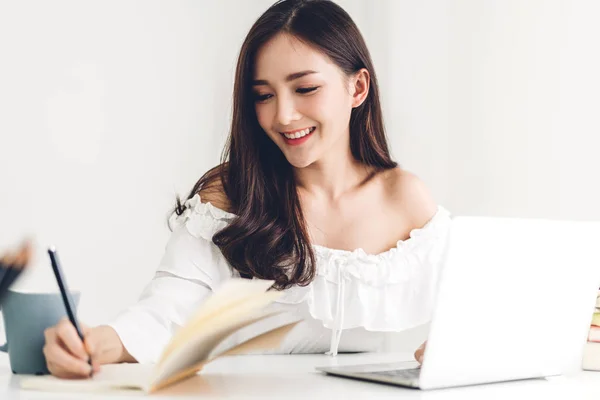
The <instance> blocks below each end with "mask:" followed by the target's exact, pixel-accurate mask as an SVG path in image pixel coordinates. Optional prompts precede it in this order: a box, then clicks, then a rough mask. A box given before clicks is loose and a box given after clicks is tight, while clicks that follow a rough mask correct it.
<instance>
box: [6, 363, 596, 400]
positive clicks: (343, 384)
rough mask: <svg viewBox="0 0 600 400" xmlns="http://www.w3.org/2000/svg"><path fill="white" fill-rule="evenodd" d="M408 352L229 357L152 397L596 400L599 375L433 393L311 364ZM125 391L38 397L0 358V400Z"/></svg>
mask: <svg viewBox="0 0 600 400" xmlns="http://www.w3.org/2000/svg"><path fill="white" fill-rule="evenodd" d="M411 359H412V355H410V354H402V353H396V354H341V355H338V356H337V357H329V356H326V355H292V356H272V355H269V356H249V355H247V356H235V357H227V358H223V359H220V360H216V361H215V362H213V363H212V364H210V365H208V366H207V367H206V368H205V369H204V370H203V372H202V373H201V374H200V375H198V376H197V377H195V378H192V379H189V380H187V381H185V382H182V383H180V384H177V385H174V386H171V387H170V388H167V389H165V391H164V392H161V393H158V394H155V395H152V397H158V398H181V397H190V398H191V397H193V398H196V399H197V398H211V399H217V398H237V399H240V398H277V399H328V400H333V399H339V398H344V399H373V398H395V399H398V398H409V399H426V400H427V399H457V400H458V399H460V400H468V399H477V400H481V399H486V400H488V399H510V398H517V399H519V398H527V399H546V398H548V399H570V400H580V399H594V400H597V399H600V372H598V373H596V372H582V373H580V374H578V375H574V376H569V377H566V376H560V377H552V378H547V379H536V380H526V381H517V382H507V383H496V384H489V385H479V386H470V387H462V388H452V389H440V390H433V391H420V390H415V389H405V388H400V387H396V386H389V385H382V384H377V383H370V382H362V381H357V380H351V379H345V378H337V377H333V376H327V375H324V374H321V373H319V372H317V371H315V370H314V367H315V366H323V365H348V364H359V363H376V362H389V361H402V360H411ZM140 396H143V393H140V392H129V393H123V392H120V393H114V394H113V393H107V392H104V393H101V394H96V395H92V394H90V393H56V392H54V393H43V392H37V391H25V390H21V389H19V376H16V375H13V374H12V373H11V371H10V368H9V364H8V357H7V356H6V355H5V354H1V355H0V399H2V400H17V399H18V400H25V399H88V398H94V399H100V398H103V399H106V398H108V399H129V398H139V397H140ZM515 396H517V397H515Z"/></svg>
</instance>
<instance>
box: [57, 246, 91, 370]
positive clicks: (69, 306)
mask: <svg viewBox="0 0 600 400" xmlns="http://www.w3.org/2000/svg"><path fill="white" fill-rule="evenodd" d="M48 255H49V256H50V262H51V264H52V270H53V271H54V276H56V282H57V283H58V288H59V289H60V294H61V296H62V299H63V303H64V304H65V309H66V310H67V316H68V317H69V321H71V323H72V324H73V326H74V327H75V330H76V331H77V334H78V335H79V338H80V339H81V341H82V342H83V341H84V338H83V331H82V330H81V327H80V326H79V323H78V322H77V318H76V317H75V313H74V312H73V309H74V308H75V307H74V306H73V303H72V302H71V296H69V294H68V293H69V292H68V289H67V282H66V280H65V276H64V274H63V272H62V269H61V267H60V261H59V260H58V254H57V253H56V249H55V248H54V247H51V248H49V249H48ZM84 347H85V346H84ZM88 364H89V365H90V377H91V376H92V374H93V371H94V368H93V367H92V357H91V356H89V355H88Z"/></svg>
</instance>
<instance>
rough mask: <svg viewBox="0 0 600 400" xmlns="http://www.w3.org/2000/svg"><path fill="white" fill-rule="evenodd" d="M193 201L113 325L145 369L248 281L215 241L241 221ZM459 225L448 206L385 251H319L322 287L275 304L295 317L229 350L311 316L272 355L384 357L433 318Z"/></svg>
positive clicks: (246, 333) (317, 282) (239, 337)
mask: <svg viewBox="0 0 600 400" xmlns="http://www.w3.org/2000/svg"><path fill="white" fill-rule="evenodd" d="M185 204H186V206H187V209H186V210H185V211H184V212H183V214H181V215H179V216H178V215H176V214H173V216H172V217H171V220H170V222H171V227H172V229H173V232H172V234H171V237H170V239H169V240H168V242H167V245H166V249H165V252H164V255H163V257H162V260H161V262H160V264H159V266H158V268H157V270H156V273H155V276H154V278H153V279H152V280H151V281H150V282H149V284H148V285H147V286H146V287H145V289H144V291H143V292H142V295H141V297H140V299H139V301H138V302H137V303H136V304H134V305H133V306H131V307H129V308H127V309H126V310H124V311H123V312H122V313H120V314H119V315H118V316H117V317H116V318H115V319H114V320H113V321H112V322H111V323H110V324H109V325H110V326H112V327H113V328H114V329H115V330H116V332H117V334H118V335H119V337H120V339H121V341H122V342H123V345H124V346H125V348H126V349H127V351H128V352H129V353H130V354H131V355H132V356H133V357H134V358H135V359H136V360H137V361H138V362H140V363H152V362H156V361H158V358H159V357H160V354H161V352H162V349H163V348H164V346H165V345H166V344H167V342H168V341H169V340H170V338H171V336H172V335H173V333H174V332H175V331H176V330H177V329H178V328H179V327H180V326H182V325H183V324H184V323H185V322H186V320H187V318H189V317H190V316H191V314H192V313H193V312H194V311H195V310H196V309H197V307H198V306H199V304H200V303H201V302H202V301H204V299H205V298H206V297H207V296H209V295H210V293H211V292H212V291H213V290H214V289H215V288H216V287H218V286H219V285H220V284H221V283H223V282H224V281H225V280H227V279H230V278H231V277H239V274H238V273H237V271H235V270H232V268H231V267H230V266H229V264H228V263H227V261H226V259H225V257H224V256H223V255H222V253H221V252H220V250H219V248H218V247H217V246H216V245H215V244H213V243H212V237H213V235H214V234H215V233H216V232H218V231H219V230H221V229H223V228H224V227H225V226H227V225H228V224H229V223H230V221H231V220H232V219H233V218H235V215H234V214H231V213H228V212H226V211H224V210H221V209H219V208H217V207H215V206H213V205H212V204H211V203H203V202H202V201H201V199H200V196H199V195H195V196H194V197H192V198H191V199H189V200H187V201H186V203H185ZM450 224H451V216H450V213H449V212H448V211H447V210H446V209H444V208H443V207H441V206H438V208H437V212H436V213H435V215H434V216H433V217H432V218H431V220H430V221H429V222H427V223H426V224H425V225H424V226H423V227H421V228H418V229H414V230H412V231H411V232H410V237H409V238H408V239H406V240H400V241H398V242H397V244H396V247H394V248H392V249H390V250H388V251H385V252H383V253H380V254H376V255H373V254H367V253H366V252H365V251H363V250H362V249H356V250H354V251H347V250H336V249H330V248H326V247H323V246H318V245H313V249H314V252H315V255H316V263H317V274H316V278H315V279H314V281H312V282H311V283H310V284H309V285H307V286H304V287H300V286H294V287H292V288H290V289H286V290H285V291H284V294H283V295H282V296H281V297H280V298H279V299H278V300H277V301H276V302H275V303H274V304H272V308H274V309H281V310H286V311H288V312H286V313H283V314H281V315H277V316H275V317H272V318H269V319H267V320H265V321H261V322H260V323H258V324H253V325H251V326H249V327H247V328H244V329H242V330H241V331H239V332H238V333H236V334H234V335H233V336H232V337H230V338H229V339H228V341H227V342H225V343H222V344H221V346H223V347H224V348H228V347H231V346H233V345H235V344H236V343H239V342H241V341H244V340H246V339H248V338H250V337H252V336H255V335H257V334H260V333H262V331H266V330H267V329H270V328H273V327H276V326H278V325H283V324H285V323H287V322H291V320H298V319H302V322H300V323H299V324H298V325H296V326H295V327H294V328H293V329H292V331H291V332H290V333H289V334H288V335H287V336H286V338H285V340H284V341H283V343H282V344H281V346H280V347H279V348H277V349H274V350H271V351H269V353H277V354H290V353H319V352H326V353H327V354H331V355H336V354H337V353H338V351H339V352H359V351H377V350H379V349H380V348H381V346H382V344H383V340H384V335H385V333H386V332H399V331H402V330H405V329H408V328H412V327H415V326H418V325H421V324H424V323H426V322H428V321H429V319H430V317H431V312H432V307H433V301H434V297H435V294H436V285H437V280H438V275H439V270H440V261H441V256H442V252H443V250H444V247H445V242H446V238H447V234H448V228H449V227H450ZM342 333H343V334H342ZM263 353H264V352H263Z"/></svg>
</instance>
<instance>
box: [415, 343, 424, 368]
mask: <svg viewBox="0 0 600 400" xmlns="http://www.w3.org/2000/svg"><path fill="white" fill-rule="evenodd" d="M426 347H427V341H425V342H423V344H422V345H421V346H419V348H418V349H417V350H416V351H415V354H414V356H415V360H417V361H418V362H419V364H423V354H425V348H426Z"/></svg>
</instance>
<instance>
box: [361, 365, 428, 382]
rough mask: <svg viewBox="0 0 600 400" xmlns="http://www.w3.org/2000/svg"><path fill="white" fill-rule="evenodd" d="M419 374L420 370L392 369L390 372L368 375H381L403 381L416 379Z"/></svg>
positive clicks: (374, 372)
mask: <svg viewBox="0 0 600 400" xmlns="http://www.w3.org/2000/svg"><path fill="white" fill-rule="evenodd" d="M420 373H421V368H410V369H393V370H390V371H372V372H369V374H372V375H382V376H389V377H394V378H405V379H417V378H418V377H419V374H420Z"/></svg>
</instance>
